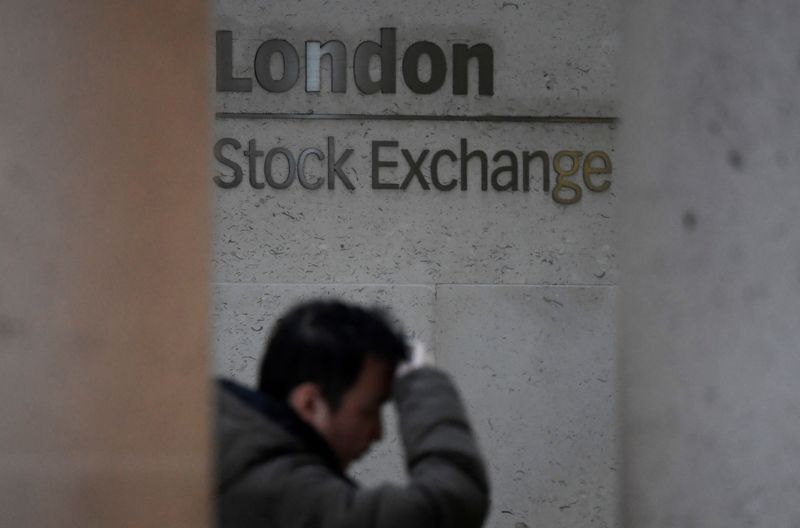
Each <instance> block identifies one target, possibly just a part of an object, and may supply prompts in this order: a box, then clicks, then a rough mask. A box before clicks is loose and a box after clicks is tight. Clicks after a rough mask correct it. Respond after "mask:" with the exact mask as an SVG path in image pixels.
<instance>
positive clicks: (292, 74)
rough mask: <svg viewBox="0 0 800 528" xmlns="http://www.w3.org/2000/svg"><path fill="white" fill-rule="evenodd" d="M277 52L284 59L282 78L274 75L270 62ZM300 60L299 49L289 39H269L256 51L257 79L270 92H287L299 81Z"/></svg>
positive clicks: (255, 67)
mask: <svg viewBox="0 0 800 528" xmlns="http://www.w3.org/2000/svg"><path fill="white" fill-rule="evenodd" d="M275 53H279V54H280V56H281V59H282V60H283V75H282V76H281V78H280V79H275V78H273V77H272V68H270V62H271V61H272V56H273V55H274V54H275ZM299 62H300V59H299V58H298V57H297V51H296V50H295V49H294V47H293V46H292V45H291V44H289V43H288V42H287V41H285V40H276V39H273V40H267V41H265V42H264V43H263V44H261V45H260V46H259V47H258V51H256V58H255V64H254V66H253V67H254V70H255V73H256V80H257V81H258V84H260V85H261V87H262V88H264V89H265V90H266V91H268V92H285V91H287V90H289V89H291V88H292V86H294V83H295V82H297V77H298V75H299V73H300V70H299V66H298V65H299Z"/></svg>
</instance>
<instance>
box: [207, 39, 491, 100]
mask: <svg viewBox="0 0 800 528" xmlns="http://www.w3.org/2000/svg"><path fill="white" fill-rule="evenodd" d="M216 40H217V71H216V73H217V91H218V92H251V91H252V90H253V79H252V78H250V77H235V76H234V73H233V72H234V64H233V32H231V31H226V30H220V31H217V35H216ZM326 56H327V57H328V58H329V59H330V64H331V68H330V72H331V80H330V86H331V92H333V93H345V92H346V91H347V49H346V47H345V45H344V43H342V42H341V41H339V40H329V41H328V42H326V43H324V44H322V43H320V42H318V41H313V40H311V41H307V42H306V43H305V61H306V63H305V77H306V91H307V92H310V93H313V92H319V91H320V85H321V82H320V77H321V70H322V59H323V57H326ZM423 56H425V57H427V62H428V63H429V64H430V72H429V74H428V75H426V76H424V77H427V78H423V76H422V75H420V71H419V70H420V64H421V62H422V57H423ZM373 58H376V59H377V60H378V62H379V63H380V75H379V78H378V79H373V76H372V72H371V71H370V63H371V62H372V59H373ZM274 59H279V60H278V61H277V63H278V64H282V71H281V68H273V67H272V64H273V62H274ZM472 59H475V61H476V62H477V69H478V94H479V95H493V94H494V52H493V50H492V48H491V46H489V45H488V44H482V43H481V44H475V45H473V46H468V45H467V44H453V48H452V63H453V94H454V95H466V94H467V91H468V85H469V79H468V66H469V62H470V60H472ZM396 62H397V30H396V29H395V28H381V36H380V42H373V41H366V42H362V43H361V44H359V45H358V47H357V48H356V51H355V53H354V55H353V78H354V80H355V84H356V87H357V88H358V90H359V91H360V92H361V93H362V94H374V93H383V94H393V93H397V72H396ZM274 70H278V71H277V72H276V71H274ZM253 73H254V74H255V78H256V81H257V82H258V85H259V86H261V87H262V88H263V89H264V90H266V91H268V92H279V93H280V92H286V91H288V90H290V89H291V88H292V87H294V85H295V84H296V83H297V80H298V78H299V76H300V58H299V55H298V53H297V50H296V49H295V47H294V46H292V45H291V44H290V43H289V42H288V41H286V40H282V39H270V40H266V41H264V42H263V43H261V45H260V46H259V47H258V49H257V50H256V52H255V56H254V58H253ZM402 74H403V81H405V84H406V86H408V87H409V89H410V90H411V91H412V92H414V93H418V94H431V93H434V92H436V91H437V90H439V89H440V88H441V87H442V86H444V83H445V79H446V77H447V58H446V57H445V52H444V51H443V50H442V48H440V47H439V46H438V45H436V44H434V43H433V42H430V41H427V40H423V41H419V42H414V43H413V44H411V45H410V46H408V48H406V50H405V52H404V53H403V67H402Z"/></svg>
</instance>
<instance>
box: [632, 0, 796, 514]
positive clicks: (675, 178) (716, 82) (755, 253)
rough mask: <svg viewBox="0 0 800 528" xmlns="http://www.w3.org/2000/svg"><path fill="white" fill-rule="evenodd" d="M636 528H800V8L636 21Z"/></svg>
mask: <svg viewBox="0 0 800 528" xmlns="http://www.w3.org/2000/svg"><path fill="white" fill-rule="evenodd" d="M624 12H625V14H626V16H627V23H626V33H625V38H626V40H625V41H624V48H623V49H624V52H623V54H624V56H625V60H624V61H622V64H624V66H625V75H624V76H623V82H622V83H621V85H622V86H623V87H624V97H623V114H622V116H623V127H622V128H623V134H622V150H623V151H624V156H623V158H624V161H625V163H623V164H621V165H623V166H622V167H621V169H620V174H624V175H625V177H624V181H623V180H622V179H621V180H620V181H619V182H618V187H617V189H618V192H619V193H620V195H619V199H620V201H619V203H620V206H621V210H620V213H621V214H620V215H619V216H618V218H619V219H620V221H621V224H620V225H621V229H620V233H621V237H620V246H621V248H620V249H621V277H622V279H621V283H620V301H621V310H620V315H621V328H620V333H619V342H620V346H621V362H622V370H621V374H622V375H621V382H622V398H623V409H622V415H623V429H622V438H623V450H622V456H623V464H622V470H623V471H622V476H623V482H622V484H623V485H622V494H621V495H622V504H623V520H624V523H623V526H625V527H626V528H667V527H676V528H677V527H681V528H684V527H685V528H738V527H755V528H777V527H787V528H788V527H797V526H800V502H799V500H798V499H800V381H799V380H800V149H798V145H800V143H799V142H798V138H800V119H798V117H800V97H798V86H800V39H799V38H798V25H799V24H800V4H799V3H798V2H797V1H796V0H775V1H773V2H761V3H758V2H730V1H727V0H706V1H701V2H687V1H684V0H641V1H636V2H627V3H625V4H624Z"/></svg>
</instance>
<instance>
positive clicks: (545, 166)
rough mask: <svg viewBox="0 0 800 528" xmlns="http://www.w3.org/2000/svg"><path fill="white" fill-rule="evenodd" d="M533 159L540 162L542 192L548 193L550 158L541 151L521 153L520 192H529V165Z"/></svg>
mask: <svg viewBox="0 0 800 528" xmlns="http://www.w3.org/2000/svg"><path fill="white" fill-rule="evenodd" d="M535 158H539V159H540V160H542V190H543V191H544V192H550V156H548V155H547V152H545V151H543V150H537V151H536V152H528V151H525V152H523V153H522V190H523V191H524V192H528V191H529V190H530V185H531V181H530V168H531V167H530V163H531V161H533V160H534V159H535Z"/></svg>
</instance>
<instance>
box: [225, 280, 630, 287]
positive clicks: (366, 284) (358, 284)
mask: <svg viewBox="0 0 800 528" xmlns="http://www.w3.org/2000/svg"><path fill="white" fill-rule="evenodd" d="M210 284H211V286H225V287H227V286H234V287H252V286H289V287H292V286H319V287H329V286H345V287H365V288H387V287H392V288H394V287H411V288H427V289H435V288H436V287H438V286H455V287H465V288H473V287H474V288H487V287H492V288H494V287H497V288H520V287H523V288H616V287H617V286H618V284H616V283H605V284H602V283H589V282H587V283H575V284H551V283H538V284H526V283H512V282H509V283H505V284H501V283H482V282H436V283H430V284H424V283H397V282H250V281H245V282H236V281H212V282H211V283H210Z"/></svg>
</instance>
